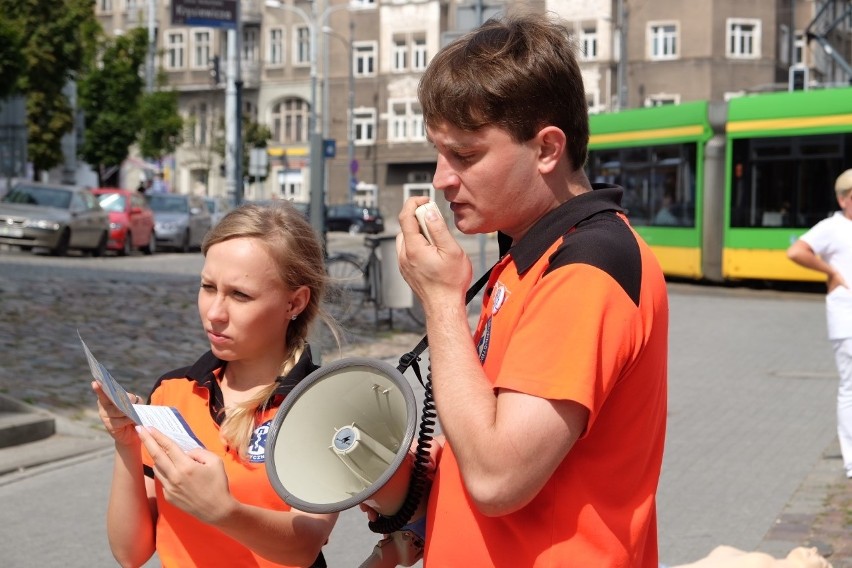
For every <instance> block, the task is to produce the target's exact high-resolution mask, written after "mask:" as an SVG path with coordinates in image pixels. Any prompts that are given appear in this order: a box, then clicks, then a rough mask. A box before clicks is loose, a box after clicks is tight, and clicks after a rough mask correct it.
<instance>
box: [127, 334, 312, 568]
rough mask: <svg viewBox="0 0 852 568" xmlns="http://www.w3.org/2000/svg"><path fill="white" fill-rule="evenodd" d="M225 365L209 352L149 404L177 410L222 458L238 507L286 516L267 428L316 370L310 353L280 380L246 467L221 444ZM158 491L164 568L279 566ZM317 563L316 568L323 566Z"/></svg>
mask: <svg viewBox="0 0 852 568" xmlns="http://www.w3.org/2000/svg"><path fill="white" fill-rule="evenodd" d="M223 365H224V362H223V361H220V360H218V359H216V357H214V356H213V355H212V354H211V353H209V352H208V353H207V354H205V355H204V356H203V357H202V358H201V359H199V360H198V362H196V363H195V364H194V365H193V366H191V367H187V368H183V369H178V370H176V371H173V372H171V373H168V374H166V375H164V376H163V377H161V378H160V379H159V381H158V382H157V384H156V385H155V386H154V390H153V392H152V394H151V397H150V403H151V404H159V405H164V406H171V407H175V408H177V409H178V410H179V411H180V413H181V415H182V416H183V417H184V419H185V420H186V422H187V424H188V425H189V426H190V428H191V429H192V431H193V432H194V433H195V435H196V437H197V438H198V439H199V440H200V441H201V443H202V444H203V445H204V447H205V448H206V449H207V450H209V451H211V452H213V453H215V454H216V455H218V456H219V457H220V458H222V461H223V463H224V466H225V472H226V473H227V475H228V487H229V489H230V491H231V494H232V495H233V496H234V498H236V499H237V500H238V501H240V502H241V503H245V504H248V505H255V506H257V507H263V508H265V509H270V510H274V511H289V510H290V506H289V505H287V503H285V502H284V501H283V500H282V499H281V497H279V496H278V494H277V493H276V492H275V489H274V488H273V487H272V484H271V483H270V482H269V478H268V477H267V474H266V467H265V465H264V461H265V453H266V452H265V449H266V441H267V433H268V431H269V425H270V423H271V422H272V419H273V418H274V416H275V413H276V412H277V410H278V407H279V406H280V405H281V403H282V402H283V400H284V396H285V395H286V394H287V393H288V392H289V391H290V390H292V388H293V387H294V386H295V385H296V384H297V383H298V381H299V380H301V379H302V378H304V377H305V376H306V375H307V374H309V373H310V372H311V371H313V370H314V369H316V368H317V367H316V365H314V364H313V362H312V361H311V353H310V349H305V352H304V353H303V354H302V357H301V359H300V360H299V362H298V363H297V364H296V366H295V367H294V368H293V370H291V371H290V373H288V374H287V376H286V377H281V378H279V386H278V389H277V390H276V392H275V394H273V397H272V402H271V404H269V405H268V408H267V410H266V411H265V412H264V413H263V415H262V417H261V418H260V420H259V423H260V426H258V427H257V428H256V429H255V432H254V434H253V436H252V441H251V443H250V444H249V449H248V454H249V463H244V462H242V461H241V460H240V459H239V457H238V456H236V455H235V453H234V452H228V451H226V448H225V447H224V446H223V445H222V442H221V441H220V440H219V424H220V423H221V421H222V419H223V416H222V415H221V414H220V413H219V410H220V409H221V408H222V396H221V390H220V389H219V384H218V376H219V374H220V373H221V371H222V369H223ZM143 455H144V460H145V464H146V472H149V473H153V470H151V469H150V468H151V466H152V463H151V458H150V456H149V455H148V453H147V452H144V451H143ZM156 488H157V510H158V516H157V527H156V530H157V542H156V547H157V555H158V556H159V558H160V561H161V562H162V565H163V567H164V568H188V567H192V566H198V567H200V568H201V567H203V568H207V567H214V566H222V567H226V566H227V567H236V566H239V567H273V566H274V567H279V568H280V567H281V566H282V565H281V564H275V563H273V562H270V561H269V560H266V559H264V558H262V557H260V556H258V555H257V554H255V553H254V552H252V551H251V550H249V549H248V548H246V547H245V546H243V545H242V544H240V543H239V542H237V541H236V540H234V539H232V538H230V537H228V536H226V535H224V534H223V533H222V532H221V531H219V530H218V529H216V528H214V527H211V526H210V525H208V524H205V523H203V522H201V521H200V520H198V519H196V518H195V517H193V516H192V515H190V514H188V513H185V512H184V511H182V510H181V509H179V508H177V507H175V506H173V505H171V504H169V503H168V502H167V501H166V499H165V497H164V496H163V490H162V487H161V486H160V484H159V483H157V484H156ZM321 558H322V555H320V557H319V558H318V563H317V564H315V566H325V563H324V560H323V561H321V562H320V559H321Z"/></svg>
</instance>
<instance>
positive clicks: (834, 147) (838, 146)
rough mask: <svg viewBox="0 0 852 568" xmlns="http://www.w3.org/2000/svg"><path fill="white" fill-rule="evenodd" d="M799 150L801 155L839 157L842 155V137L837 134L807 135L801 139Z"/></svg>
mask: <svg viewBox="0 0 852 568" xmlns="http://www.w3.org/2000/svg"><path fill="white" fill-rule="evenodd" d="M799 151H800V152H801V154H802V155H803V156H813V157H816V156H824V157H827V158H836V157H840V156H842V155H843V139H842V138H841V137H839V136H809V137H807V138H802V139H801V144H800V146H799Z"/></svg>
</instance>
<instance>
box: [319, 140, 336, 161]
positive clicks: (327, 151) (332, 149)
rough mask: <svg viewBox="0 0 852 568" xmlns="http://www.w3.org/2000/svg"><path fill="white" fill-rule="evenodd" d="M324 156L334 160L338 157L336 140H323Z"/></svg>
mask: <svg viewBox="0 0 852 568" xmlns="http://www.w3.org/2000/svg"><path fill="white" fill-rule="evenodd" d="M322 155H323V156H325V157H326V158H333V157H335V156H336V155H337V141H336V140H323V141H322Z"/></svg>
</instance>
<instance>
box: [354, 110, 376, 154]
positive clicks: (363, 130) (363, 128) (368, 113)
mask: <svg viewBox="0 0 852 568" xmlns="http://www.w3.org/2000/svg"><path fill="white" fill-rule="evenodd" d="M352 127H353V128H354V129H355V132H354V139H355V145H356V146H372V145H373V144H375V143H376V109H374V108H366V109H365V108H360V109H355V112H354V114H353V117H352Z"/></svg>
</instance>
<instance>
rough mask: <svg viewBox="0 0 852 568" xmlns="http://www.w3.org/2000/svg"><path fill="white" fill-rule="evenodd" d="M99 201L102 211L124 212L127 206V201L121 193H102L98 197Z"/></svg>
mask: <svg viewBox="0 0 852 568" xmlns="http://www.w3.org/2000/svg"><path fill="white" fill-rule="evenodd" d="M98 201H99V202H100V204H101V209H104V210H105V211H117V212H119V213H120V212H122V211H124V209H125V207H126V206H127V200H126V199H125V197H124V196H123V195H121V194H120V193H101V194H100V195H98Z"/></svg>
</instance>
